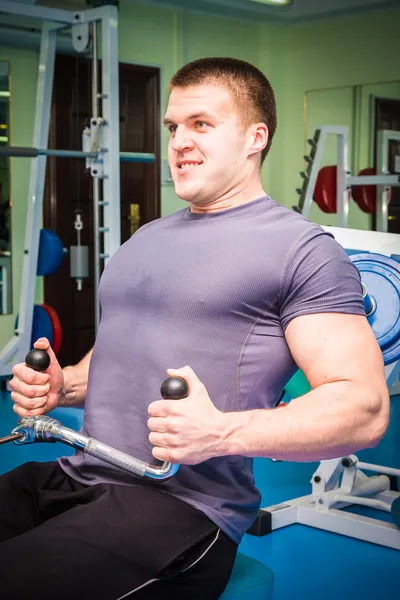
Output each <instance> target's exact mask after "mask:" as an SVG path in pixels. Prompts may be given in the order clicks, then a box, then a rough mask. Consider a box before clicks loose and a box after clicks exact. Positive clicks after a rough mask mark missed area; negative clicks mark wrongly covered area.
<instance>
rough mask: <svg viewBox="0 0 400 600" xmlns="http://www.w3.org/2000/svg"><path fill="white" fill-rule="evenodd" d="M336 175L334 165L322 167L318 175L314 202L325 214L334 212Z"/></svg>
mask: <svg viewBox="0 0 400 600" xmlns="http://www.w3.org/2000/svg"><path fill="white" fill-rule="evenodd" d="M336 174H337V166H336V165H330V166H327V167H322V169H320V171H319V173H318V177H317V181H316V184H315V190H314V201H315V202H316V203H317V205H318V206H319V208H320V209H321V210H322V211H323V212H325V213H335V212H336Z"/></svg>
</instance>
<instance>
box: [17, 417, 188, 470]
mask: <svg viewBox="0 0 400 600" xmlns="http://www.w3.org/2000/svg"><path fill="white" fill-rule="evenodd" d="M16 433H20V434H22V435H23V437H21V438H19V439H16V440H14V444H17V445H23V444H32V443H34V442H62V443H63V444H67V445H68V446H72V447H73V448H77V449H78V450H82V451H83V452H85V453H86V454H90V455H91V456H94V457H95V458H98V459H100V460H103V461H104V462H107V463H109V464H111V465H114V466H115V467H119V468H120V469H122V470H124V471H127V472H128V473H133V474H135V475H139V476H140V477H149V478H150V479H167V478H169V477H172V476H173V475H175V473H176V472H177V471H178V469H179V465H175V464H172V463H169V462H164V463H163V464H162V465H160V466H156V465H151V464H149V463H146V462H144V461H142V460H139V459H138V458H134V457H133V456H130V455H129V454H126V452H122V451H121V450H117V449H116V448H112V447H111V446H108V445H107V444H103V442H100V441H98V440H95V439H94V438H91V437H88V436H86V435H83V434H82V433H79V432H78V431H74V430H73V429H69V428H68V427H63V426H62V425H61V424H60V422H59V421H57V420H56V419H52V418H51V417H27V418H25V419H22V420H21V423H20V424H19V425H18V426H17V427H15V428H14V429H13V430H12V434H16Z"/></svg>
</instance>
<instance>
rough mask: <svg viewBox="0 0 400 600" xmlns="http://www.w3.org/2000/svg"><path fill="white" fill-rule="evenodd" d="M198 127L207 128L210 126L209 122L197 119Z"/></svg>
mask: <svg viewBox="0 0 400 600" xmlns="http://www.w3.org/2000/svg"><path fill="white" fill-rule="evenodd" d="M196 127H197V129H205V128H206V127H208V123H205V122H204V121H196Z"/></svg>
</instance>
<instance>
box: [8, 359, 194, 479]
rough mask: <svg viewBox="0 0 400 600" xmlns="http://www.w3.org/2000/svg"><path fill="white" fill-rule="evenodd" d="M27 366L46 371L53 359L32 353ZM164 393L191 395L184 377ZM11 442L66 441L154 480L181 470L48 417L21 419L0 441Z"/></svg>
mask: <svg viewBox="0 0 400 600" xmlns="http://www.w3.org/2000/svg"><path fill="white" fill-rule="evenodd" d="M25 363H26V365H27V366H28V367H30V368H31V369H33V370H35V371H40V372H42V371H45V370H46V369H47V368H48V367H49V365H50V357H49V355H48V354H47V352H46V351H45V350H31V351H30V352H28V354H27V355H26V357H25ZM160 393H161V396H162V397H163V398H164V400H180V399H182V398H186V397H187V396H188V395H189V387H188V385H187V383H186V381H185V380H184V379H182V378H181V377H168V378H167V379H165V381H163V383H162V384H161V388H160ZM8 442H14V444H17V445H23V444H32V443H34V442H62V443H63V444H66V445H68V446H72V447H73V448H77V449H78V450H81V451H83V452H85V453H86V454H90V455H91V456H94V457H95V458H98V459H100V460H102V461H104V462H106V463H109V464H111V465H114V466H116V467H118V468H120V469H122V470H124V471H127V472H128V473H131V474H132V475H137V476H139V477H147V478H150V479H167V478H169V477H172V476H173V475H175V473H176V472H177V471H178V469H179V465H177V464H172V463H169V462H163V463H162V465H160V466H157V465H151V464H149V463H146V462H144V461H142V460H139V459H138V458H134V457H133V456H130V455H129V454H126V452H121V450H117V449H116V448H112V447H111V446H108V445H107V444H104V443H103V442H100V441H98V440H95V439H94V438H91V437H88V436H86V435H83V434H82V433H79V432H78V431H74V430H73V429H69V428H68V427H63V426H62V425H61V424H60V423H59V421H57V420H56V419H53V418H51V417H47V416H37V417H25V418H23V419H21V420H20V422H19V424H18V426H17V427H15V428H14V429H13V430H12V432H11V434H10V435H8V436H6V437H4V438H0V444H6V443H8Z"/></svg>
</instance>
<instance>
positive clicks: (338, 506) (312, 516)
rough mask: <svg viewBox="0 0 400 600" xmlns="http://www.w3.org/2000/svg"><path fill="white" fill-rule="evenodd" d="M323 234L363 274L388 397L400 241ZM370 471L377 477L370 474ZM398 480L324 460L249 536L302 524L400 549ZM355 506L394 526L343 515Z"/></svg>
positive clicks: (396, 354)
mask: <svg viewBox="0 0 400 600" xmlns="http://www.w3.org/2000/svg"><path fill="white" fill-rule="evenodd" d="M324 229H325V230H326V231H328V232H330V233H332V234H333V235H334V237H335V238H336V241H337V242H338V243H339V244H341V245H342V246H343V247H344V248H345V249H346V251H347V253H348V254H349V256H350V258H351V260H352V261H353V262H354V264H355V265H356V266H357V268H358V270H359V271H360V274H361V280H362V285H363V293H364V303H365V309H366V314H367V318H368V321H369V323H370V325H371V327H372V330H373V331H374V333H375V336H376V338H377V341H378V343H379V345H380V348H381V350H382V355H383V359H384V364H385V374H386V382H387V385H388V389H389V392H393V391H394V390H395V389H396V386H398V385H399V377H400V262H399V261H400V256H399V254H398V253H399V250H400V243H399V236H398V235H397V234H392V233H383V232H375V231H362V230H356V229H346V228H343V227H324ZM274 462H280V461H274ZM371 472H372V473H374V475H368V474H367V473H371ZM397 478H400V469H397V468H390V467H385V466H380V465H375V464H370V463H366V462H362V461H360V460H359V459H358V457H357V456H356V455H349V456H341V457H338V458H334V459H331V460H324V461H322V462H321V463H320V465H319V466H318V468H317V470H316V471H315V472H314V474H313V476H312V478H311V494H309V495H306V496H302V497H299V498H295V499H292V500H288V501H285V502H282V503H279V504H276V505H273V506H268V507H265V508H262V509H261V510H260V511H259V514H258V517H257V519H256V521H255V522H254V524H253V526H252V527H251V528H250V530H249V531H248V533H250V534H251V535H255V536H263V535H267V534H270V533H272V532H273V531H275V530H276V529H280V528H281V527H286V526H289V525H292V524H295V523H300V524H302V525H307V526H309V527H315V528H317V529H322V530H325V531H331V532H333V533H338V534H341V535H345V536H348V537H352V538H356V539H359V540H364V541H367V542H371V543H374V544H379V545H382V546H386V547H389V548H394V549H397V550H400V493H399V491H397V490H398V487H397V480H398V479H397ZM393 488H394V489H393ZM357 506H362V507H368V508H372V509H376V511H384V512H386V513H390V514H391V519H392V522H388V521H385V520H382V519H379V518H375V517H369V516H368V517H367V516H362V515H359V514H356V513H353V512H349V511H346V510H344V509H346V508H348V507H351V509H352V510H353V508H354V507H357Z"/></svg>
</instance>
